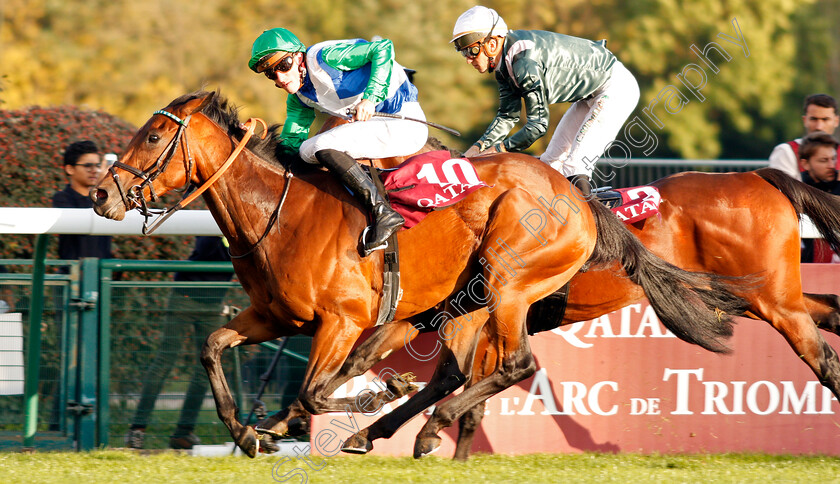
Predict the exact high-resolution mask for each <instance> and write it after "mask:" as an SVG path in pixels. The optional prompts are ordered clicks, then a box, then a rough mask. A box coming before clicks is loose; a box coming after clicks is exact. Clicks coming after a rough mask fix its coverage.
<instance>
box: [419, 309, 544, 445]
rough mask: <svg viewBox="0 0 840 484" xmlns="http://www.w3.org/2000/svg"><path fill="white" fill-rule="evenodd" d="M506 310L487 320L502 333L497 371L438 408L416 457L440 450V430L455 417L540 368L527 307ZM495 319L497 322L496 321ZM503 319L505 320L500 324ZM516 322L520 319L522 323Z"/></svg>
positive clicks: (428, 423) (420, 438)
mask: <svg viewBox="0 0 840 484" xmlns="http://www.w3.org/2000/svg"><path fill="white" fill-rule="evenodd" d="M505 309H508V308H501V307H500V308H497V309H496V311H495V313H494V314H493V316H491V320H490V322H488V323H487V324H488V325H493V327H491V328H490V331H493V332H494V333H496V334H498V335H499V336H498V340H497V341H496V348H495V350H496V358H495V359H494V371H493V372H492V374H490V376H488V377H487V378H484V379H483V380H481V381H479V382H476V383H475V384H474V385H473V386H471V387H470V388H468V389H466V390H464V391H463V392H462V393H461V394H459V395H456V396H454V397H453V398H452V399H450V400H447V401H446V402H444V403H443V404H441V405H439V406H438V407H437V408H435V411H434V413H433V414H432V416H431V418H429V420H428V422H426V425H424V426H423V428H422V429H421V430H420V433H418V434H417V439H416V441H415V443H414V457H415V458H419V457H423V456H425V455H428V454H431V453H432V452H434V451H436V450H437V449H438V448H439V447H440V442H441V439H440V437H438V435H437V433H438V432H439V431H440V430H442V429H444V428H446V427H448V426H450V425H452V422H454V421H455V419H457V418H459V417H460V416H461V415H463V414H464V413H466V412H468V411H469V410H471V409H473V408H474V407H475V406H476V405H479V404H481V403H483V402H484V401H486V400H487V399H488V398H490V397H491V396H493V395H495V394H497V393H499V392H501V391H502V390H504V389H506V388H509V387H510V386H512V385H515V384H516V383H518V382H520V381H522V380H524V379H525V378H528V377H529V376H531V375H533V374H534V372H535V371H536V369H537V367H536V363H535V362H534V357H533V356H532V355H531V348H530V345H528V334H527V331H526V328H525V316H526V313H527V306H524V307H520V308H509V309H508V310H507V311H505ZM517 309H518V311H517ZM499 313H502V314H499ZM493 320H497V322H495V323H494V321H493ZM499 321H503V322H502V323H501V324H500V323H499ZM516 321H519V324H517V323H516Z"/></svg>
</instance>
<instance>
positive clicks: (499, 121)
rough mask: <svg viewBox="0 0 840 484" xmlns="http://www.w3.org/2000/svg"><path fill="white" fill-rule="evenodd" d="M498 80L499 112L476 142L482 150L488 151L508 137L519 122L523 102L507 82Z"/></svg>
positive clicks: (498, 78) (497, 78)
mask: <svg viewBox="0 0 840 484" xmlns="http://www.w3.org/2000/svg"><path fill="white" fill-rule="evenodd" d="M496 80H497V81H498V84H499V111H498V112H497V113H496V118H495V119H493V121H492V122H491V123H490V126H488V127H487V130H485V131H484V135H482V136H481V138H480V139H479V140H478V141H477V142H476V144H477V145H478V147H479V148H480V149H481V150H486V149H487V148H489V147H490V146H492V145H494V144H496V142H498V141H499V140H501V139H503V138H504V137H505V136H507V134H508V133H510V130H511V129H513V126H514V125H515V124H516V122H517V121H519V112H520V110H521V107H522V100H521V99H520V97H519V95H518V94H516V93H515V92H513V89H511V87H510V84H508V83H507V81H505V80H503V79H501V78H500V77H498V76H497V77H496Z"/></svg>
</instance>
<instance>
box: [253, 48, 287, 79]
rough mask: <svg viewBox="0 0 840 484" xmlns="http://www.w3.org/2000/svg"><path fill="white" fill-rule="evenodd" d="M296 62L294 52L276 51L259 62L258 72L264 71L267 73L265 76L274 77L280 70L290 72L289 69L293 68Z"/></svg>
mask: <svg viewBox="0 0 840 484" xmlns="http://www.w3.org/2000/svg"><path fill="white" fill-rule="evenodd" d="M294 63H295V57H294V54H293V53H288V52H282V51H281V52H275V53H273V54H270V55H269V56H268V58H267V59H265V60H262V61H260V62H259V63H258V64H257V72H262V73H263V74H265V77H267V78H269V79H274V76H275V75H276V74H277V72H278V71H279V72H289V69H291V68H292V66H293V65H294ZM263 66H265V67H263Z"/></svg>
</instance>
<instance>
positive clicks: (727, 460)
mask: <svg viewBox="0 0 840 484" xmlns="http://www.w3.org/2000/svg"><path fill="white" fill-rule="evenodd" d="M319 467H320V468H319ZM304 478H306V479H308V482H312V483H343V482H352V483H358V482H360V481H364V482H373V483H376V484H384V483H389V482H407V483H434V484H443V483H450V482H451V483H471V482H482V483H483V482H499V483H501V482H504V483H510V482H527V483H537V482H592V483H604V482H621V483H625V482H633V483H638V482H663V483H666V482H667V483H672V482H714V483H719V482H737V483H742V482H756V483H759V482H760V483H765V482H784V483H789V482H802V483H805V482H807V483H814V482H820V483H828V482H837V483H840V458H837V457H827V456H768V455H754V454H696V455H637V454H618V455H614V454H574V455H554V454H534V455H525V456H502V455H477V456H474V457H472V458H471V459H470V461H469V462H467V463H462V462H453V461H452V460H450V459H445V458H438V457H428V458H424V459H421V460H414V459H411V458H407V457H406V458H392V457H374V456H336V457H332V458H326V459H322V458H315V457H313V458H312V461H311V463H310V464H307V463H306V462H304V461H302V460H300V459H295V458H291V457H290V458H287V459H285V461H284V459H283V458H281V457H260V458H257V459H254V460H251V459H248V458H247V457H191V456H189V455H186V454H183V453H176V452H163V453H158V454H152V455H141V454H137V453H133V452H127V451H115V450H103V451H94V452H81V453H73V452H55V453H52V452H44V453H35V454H20V453H2V454H0V482H2V483H9V484H11V483H27V484H28V483H52V482H55V483H58V482H60V483H82V484H95V483H120V484H123V483H134V482H138V483H139V482H142V483H149V482H163V483H166V484H176V483H187V482H189V483H192V482H202V483H203V482H213V483H223V482H233V483H237V484H242V483H244V482H249V483H250V482H255V483H259V482H268V483H270V482H292V483H299V482H307V481H306V480H304Z"/></svg>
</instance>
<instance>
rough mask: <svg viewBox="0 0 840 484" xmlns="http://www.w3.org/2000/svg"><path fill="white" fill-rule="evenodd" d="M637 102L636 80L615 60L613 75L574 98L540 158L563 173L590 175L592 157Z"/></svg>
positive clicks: (601, 151) (592, 168)
mask: <svg viewBox="0 0 840 484" xmlns="http://www.w3.org/2000/svg"><path fill="white" fill-rule="evenodd" d="M638 102H639V84H638V83H637V82H636V78H635V77H633V74H631V73H630V71H628V70H627V68H626V67H624V64H622V63H621V62H618V61H616V62H615V64H613V66H612V76H610V79H609V80H608V81H607V82H606V83H605V84H604V85H603V86H601V87H600V88H598V90H596V91H595V92H594V93H593V95H592V96H591V97H589V98H588V99H583V100H580V101H577V102H575V103H574V104H572V105H571V107H570V108H569V110H568V111H566V114H564V115H563V118H562V119H561V120H560V123H559V124H558V125H557V128H556V129H555V130H554V135H553V136H552V137H551V141H550V142H549V143H548V148H546V150H545V153H543V154H542V156H540V160H541V161H543V162H545V163H548V164H549V165H551V167H552V168H554V169H555V170H557V171H559V172H560V173H562V174H563V175H564V176H567V177H568V176H572V175H587V176H589V177H590V178H591V177H592V171H593V170H594V169H595V161H596V160H598V158H600V156H601V155H602V154H603V153H604V149H605V148H606V147H607V145H609V144H610V143H611V142H612V141H614V140H615V137H616V136H617V135H618V132H619V131H620V130H621V126H622V125H624V122H625V121H627V118H628V117H630V114H631V113H632V112H633V110H634V109H635V108H636V104H638Z"/></svg>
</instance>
